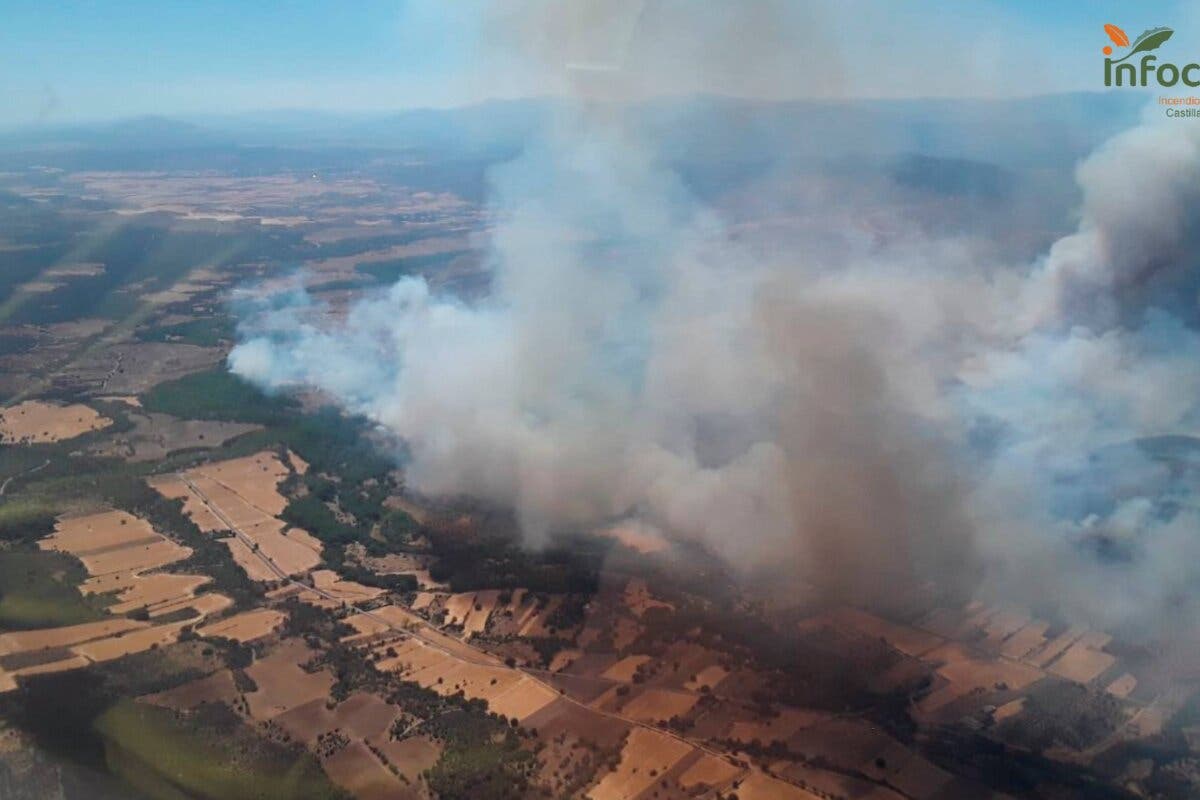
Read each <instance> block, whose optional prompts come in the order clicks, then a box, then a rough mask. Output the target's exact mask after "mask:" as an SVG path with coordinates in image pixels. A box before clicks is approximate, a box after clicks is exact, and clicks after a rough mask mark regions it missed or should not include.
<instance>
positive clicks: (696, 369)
mask: <svg viewBox="0 0 1200 800" xmlns="http://www.w3.org/2000/svg"><path fill="white" fill-rule="evenodd" d="M517 5H518V6H520V8H519V10H518V11H517V12H514V13H516V19H517V20H518V21H519V23H520V24H514V25H510V26H508V27H506V28H505V30H506V31H519V32H520V33H521V35H522V36H523V37H524V38H523V39H522V41H526V42H533V43H535V44H539V45H541V47H540V48H539V47H532V46H531V48H530V52H538V53H541V54H543V55H546V51H547V50H548V51H549V55H546V58H547V60H546V61H544V62H543V63H542V68H544V69H560V70H567V72H568V77H569V80H570V82H572V83H573V84H574V85H576V86H577V87H578V88H579V91H578V93H577V94H576V95H575V97H574V102H570V103H567V104H565V106H564V107H563V109H562V110H560V112H559V113H558V114H557V116H556V118H555V119H554V121H553V123H552V124H551V125H549V126H547V128H546V129H545V130H543V131H542V132H541V135H540V136H539V137H537V138H536V139H535V140H534V141H532V142H531V143H530V144H529V145H528V146H527V148H526V149H525V151H524V152H523V153H522V154H521V155H520V156H519V157H517V158H516V159H514V160H513V161H511V162H509V163H506V164H504V165H503V166H501V167H499V168H497V169H495V170H494V172H493V174H492V176H491V180H492V190H491V194H490V199H489V211H490V219H492V220H493V227H492V230H491V231H490V237H489V241H490V244H489V247H490V250H489V255H488V268H489V269H490V272H491V276H492V291H491V293H490V294H489V296H487V297H486V298H485V299H482V300H479V301H476V302H472V303H468V302H465V301H463V300H460V299H457V298H455V297H451V296H441V295H438V294H436V293H434V292H433V291H431V289H430V287H429V286H428V285H427V284H426V282H425V281H424V280H422V279H420V278H404V279H402V280H400V281H399V282H397V283H396V284H395V285H394V286H392V287H390V288H389V289H388V290H386V291H385V292H380V293H378V294H376V295H373V296H370V297H367V298H365V299H363V300H362V301H360V302H358V303H357V304H356V305H354V306H353V308H352V309H351V310H350V311H349V313H348V315H347V316H346V317H345V319H344V321H343V322H340V323H338V324H336V325H333V326H329V325H321V324H318V323H317V322H316V321H315V320H318V319H321V318H322V315H320V314H316V313H314V311H318V310H319V308H318V306H317V301H316V300H314V298H312V297H311V296H309V295H307V294H306V293H305V292H304V291H303V289H302V288H300V286H299V284H297V285H296V287H294V288H292V289H291V290H289V291H287V292H283V293H279V294H277V295H275V296H272V297H270V298H266V299H260V301H259V305H258V306H257V307H256V308H255V310H254V311H253V313H251V314H248V315H247V316H246V318H245V320H244V322H243V324H242V334H243V340H242V341H241V343H240V344H239V345H238V346H237V347H236V348H235V350H234V351H233V352H232V354H231V356H230V359H229V363H230V365H231V368H232V369H233V370H234V371H235V372H236V373H238V374H240V375H243V376H245V377H247V378H249V379H251V380H253V381H255V382H257V383H259V384H260V385H262V386H265V387H270V388H276V387H284V386H289V385H297V384H301V385H312V386H316V387H319V388H321V389H322V390H324V391H326V392H328V393H330V394H332V395H334V396H336V397H338V398H340V399H341V401H342V402H344V403H345V405H346V406H347V407H348V408H350V409H352V410H354V411H356V412H361V413H364V414H367V415H369V416H370V417H371V418H373V419H375V420H377V421H378V422H379V423H381V424H382V425H384V426H386V427H387V428H389V429H390V430H392V431H394V432H395V433H396V434H397V435H398V436H400V437H402V438H403V439H404V441H405V442H406V443H407V446H408V449H409V452H410V454H411V462H410V464H409V465H408V473H407V474H408V479H409V481H410V482H411V483H412V484H413V485H414V486H416V487H418V488H420V489H421V490H423V491H426V492H430V493H442V492H452V493H459V492H461V493H469V494H472V495H476V496H480V497H483V498H486V499H489V500H491V501H494V502H497V503H502V504H505V505H507V506H511V507H512V508H514V509H515V510H516V511H517V514H518V516H519V519H520V522H521V524H522V527H523V529H524V530H525V531H526V533H527V535H528V536H529V537H530V539H531V540H532V541H535V542H536V541H537V540H539V539H540V538H543V537H544V536H545V535H546V534H547V533H548V532H550V531H553V530H556V529H560V528H569V527H598V526H601V525H604V524H608V523H611V521H612V520H614V519H620V518H628V519H636V520H637V521H638V524H643V525H648V526H654V527H655V528H657V529H658V530H661V531H663V532H665V533H666V534H667V535H668V536H671V537H676V538H687V539H691V540H694V541H697V542H700V543H703V544H704V545H705V546H707V547H708V548H710V549H711V550H712V551H713V552H714V553H716V554H717V555H719V556H721V557H722V558H724V559H726V560H727V561H729V562H730V563H731V564H733V565H734V566H735V567H737V568H739V569H741V570H743V571H746V572H752V571H754V570H757V569H761V568H765V567H771V568H775V569H782V570H784V571H787V572H791V573H792V574H795V575H797V576H799V577H801V578H802V579H805V580H807V581H809V582H811V583H812V584H814V585H816V586H819V587H820V588H822V589H823V590H824V591H826V592H828V593H829V594H830V595H831V596H836V597H843V598H846V599H852V600H855V601H858V602H866V603H874V604H887V603H889V602H891V601H892V600H893V599H894V598H896V597H898V596H901V595H903V594H905V593H907V592H908V591H910V590H913V589H917V588H921V587H926V586H930V585H932V586H936V587H939V588H942V589H952V588H955V587H962V588H964V589H968V588H969V589H971V590H976V591H979V592H982V593H983V594H984V595H987V596H989V597H991V598H992V599H996V600H999V601H1002V602H1010V603H1016V604H1018V605H1022V606H1026V607H1029V606H1037V607H1043V608H1044V607H1051V608H1055V609H1058V610H1059V611H1061V612H1062V613H1063V614H1065V615H1067V616H1069V617H1071V618H1072V619H1079V620H1083V621H1087V622H1090V623H1093V624H1100V625H1106V626H1129V627H1130V628H1136V627H1138V626H1147V625H1153V626H1158V625H1161V624H1163V622H1164V620H1165V621H1166V622H1168V623H1170V624H1177V625H1185V626H1189V627H1191V626H1194V624H1195V621H1196V615H1195V611H1196V609H1195V608H1194V606H1195V603H1196V593H1195V591H1194V589H1193V586H1194V585H1195V584H1196V581H1197V579H1200V537H1197V536H1196V530H1197V528H1196V524H1197V521H1198V520H1197V512H1196V510H1195V508H1194V505H1195V504H1194V502H1193V499H1194V498H1193V497H1192V495H1191V493H1190V489H1189V487H1187V486H1186V485H1185V484H1186V480H1182V481H1181V480H1180V475H1181V474H1183V475H1184V476H1185V477H1186V469H1184V471H1183V472H1182V473H1181V471H1180V470H1181V468H1180V466H1179V463H1178V462H1170V461H1165V460H1164V458H1163V457H1162V453H1161V452H1160V451H1159V450H1155V449H1154V445H1164V446H1165V445H1169V444H1171V443H1173V444H1174V446H1176V447H1182V446H1184V445H1185V444H1186V443H1187V442H1188V441H1189V440H1186V439H1182V438H1179V437H1185V436H1190V435H1192V434H1193V433H1195V424H1196V421H1197V420H1196V417H1197V398H1198V397H1200V337H1198V336H1197V332H1196V325H1197V322H1198V321H1200V320H1197V318H1196V308H1195V298H1196V288H1197V287H1196V285H1195V284H1196V281H1195V278H1194V277H1193V276H1194V269H1193V265H1194V257H1193V255H1192V254H1193V253H1194V252H1195V247H1196V244H1197V242H1196V241H1195V240H1196V238H1197V237H1198V236H1200V234H1197V233H1196V231H1200V225H1198V224H1197V223H1198V222H1200V220H1197V219H1196V216H1197V214H1198V213H1200V212H1198V211H1197V209H1200V203H1197V202H1196V201H1197V199H1200V198H1197V194H1200V180H1197V179H1198V178H1200V134H1197V133H1195V132H1194V131H1193V130H1192V128H1193V127H1194V126H1188V125H1182V124H1180V125H1158V126H1155V125H1149V124H1147V125H1144V126H1142V127H1139V128H1137V129H1136V130H1132V131H1130V132H1128V133H1125V134H1122V135H1120V136H1118V137H1116V138H1115V139H1113V140H1112V141H1110V142H1109V143H1107V144H1105V145H1104V146H1103V147H1102V148H1100V149H1099V150H1098V151H1097V152H1095V153H1094V154H1093V155H1091V156H1090V157H1089V158H1087V159H1086V160H1085V161H1084V162H1083V163H1082V164H1081V165H1080V166H1079V168H1078V171H1077V179H1078V183H1079V189H1080V191H1081V194H1082V206H1081V209H1080V222H1079V225H1078V229H1077V230H1076V231H1075V232H1074V233H1071V234H1070V235H1068V236H1066V237H1064V238H1062V239H1060V240H1059V241H1057V242H1056V243H1055V244H1054V245H1053V246H1052V247H1051V248H1050V249H1049V250H1048V252H1046V254H1045V255H1044V256H1043V257H1041V258H1039V259H1037V260H1036V261H1035V262H1034V263H1031V264H1012V263H1002V262H1000V261H997V260H996V257H995V256H994V255H991V253H993V252H994V251H991V250H988V249H987V248H981V247H977V246H975V244H974V243H972V242H970V241H969V240H965V239H963V238H962V237H950V236H948V237H944V238H937V237H933V236H927V235H922V234H919V233H917V232H915V231H913V232H910V233H908V234H906V235H901V236H897V237H894V238H892V239H889V240H886V241H883V242H879V241H875V240H873V239H871V238H870V237H865V236H864V235H863V234H862V228H861V226H860V225H858V224H857V223H858V220H857V219H856V218H855V216H856V215H855V213H845V212H846V209H845V208H843V207H839V210H838V211H837V213H833V212H830V211H829V210H828V208H829V205H828V204H826V203H825V200H826V198H823V197H821V196H820V193H819V192H816V193H815V196H814V197H812V198H811V202H808V203H807V204H806V205H805V208H804V209H803V210H802V212H801V213H800V214H799V216H800V217H801V218H803V217H804V216H805V215H806V214H807V215H809V217H810V219H809V220H808V222H809V223H811V224H807V225H804V226H802V229H803V232H801V233H793V234H792V235H789V236H788V237H786V238H784V239H779V238H776V237H775V236H774V235H773V234H772V233H770V232H769V231H766V230H764V231H758V232H756V231H755V230H754V229H751V228H747V227H745V226H741V227H739V228H738V230H737V231H736V233H737V235H736V236H735V235H733V234H734V233H735V231H734V230H733V229H732V223H731V221H730V218H729V215H728V214H727V213H726V211H727V210H726V209H722V208H717V207H710V206H707V205H705V204H704V203H702V202H700V201H699V200H697V199H696V198H695V196H694V195H693V194H692V193H690V192H689V191H688V190H687V188H686V186H685V184H684V182H683V181H682V180H681V179H680V178H679V176H678V174H677V173H676V172H675V171H674V170H673V169H672V168H671V167H670V166H669V162H668V159H667V156H668V154H667V153H664V152H661V151H660V148H659V143H658V142H656V141H654V140H651V139H648V138H647V137H646V136H645V135H644V133H642V132H641V131H642V128H641V127H640V126H638V125H635V124H632V122H631V119H630V115H631V111H630V109H631V105H630V104H628V103H625V102H623V98H624V96H625V93H626V90H627V88H628V87H629V86H633V85H638V84H639V82H640V81H641V79H642V78H643V77H644V75H643V73H644V72H646V71H650V72H651V73H652V74H653V72H654V70H656V69H658V67H657V66H656V64H655V62H654V60H653V59H652V58H649V56H646V55H645V54H642V55H638V53H639V51H638V45H637V44H636V43H632V44H631V43H630V42H631V41H632V40H633V39H636V36H637V35H638V34H637V30H638V29H637V26H636V23H637V14H641V13H642V10H639V7H640V6H641V4H638V3H632V4H626V5H628V6H629V8H627V9H624V10H623V11H622V12H620V13H616V12H614V13H616V16H604V17H603V20H604V21H605V24H599V23H598V22H597V21H596V20H592V21H590V22H589V21H588V20H587V19H586V15H587V14H589V13H598V11H597V10H598V9H600V8H602V6H600V5H599V4H595V3H572V4H538V3H529V4H517ZM668 5H669V4H668ZM614 7H620V8H624V7H623V6H622V4H616V6H614ZM739 7H743V9H744V10H743V11H742V12H740V13H746V14H753V11H754V9H755V8H766V9H767V10H768V11H770V10H771V9H772V8H773V7H774V5H773V4H770V3H767V4H765V5H764V4H756V3H746V4H744V6H743V4H739ZM530 9H535V10H537V11H538V12H539V13H538V14H534V13H532V12H531V11H530ZM568 9H570V10H568ZM631 9H632V10H631ZM621 14H633V15H634V16H633V23H630V22H629V20H630V17H628V16H621ZM576 15H581V16H576ZM674 21H675V22H676V23H677V24H680V25H683V26H685V27H684V31H685V34H686V35H684V34H680V36H681V37H682V38H679V39H678V41H682V42H686V43H688V47H686V48H685V47H683V46H682V45H680V47H679V48H677V50H676V51H673V53H672V58H671V59H670V62H671V64H672V67H671V68H672V69H676V68H678V65H679V59H680V58H683V57H684V54H685V53H686V54H690V55H688V58H691V59H692V61H691V62H690V63H692V64H694V65H696V66H697V69H698V71H697V72H696V73H694V74H697V75H699V74H705V70H707V69H710V68H711V67H712V63H711V61H709V60H707V59H705V58H704V57H703V56H704V53H705V52H707V46H708V45H711V44H713V42H712V41H710V39H711V38H712V37H714V36H717V35H718V28H720V30H725V28H723V27H721V26H709V25H707V23H695V24H692V25H691V26H690V27H687V25H688V23H687V20H686V19H682V18H681V19H676V20H674ZM750 21H751V22H753V23H754V24H755V25H765V24H767V23H769V21H770V18H769V17H766V18H763V17H754V18H753V19H752V20H750ZM585 23H586V24H585ZM656 24H661V22H660V23H656ZM767 27H772V26H770V25H768V26H767ZM578 31H586V32H588V33H587V35H586V36H585V37H584V39H583V41H582V43H580V42H578V41H577V40H575V39H572V35H573V33H572V32H578ZM596 32H600V34H603V35H604V36H608V37H610V38H609V40H608V41H609V43H610V44H612V43H614V42H615V44H613V45H612V48H610V49H605V48H604V47H602V46H601V45H600V44H597V42H595V41H593V37H594V36H595V35H599V34H597V33H596ZM572 42H575V43H576V44H578V45H579V47H578V51H577V52H578V57H575V54H574V52H573V51H571V45H572ZM676 43H677V44H678V42H676ZM721 44H723V45H725V46H726V49H725V50H724V51H723V53H724V56H723V57H724V58H727V59H730V60H731V62H732V63H734V64H738V65H742V64H746V63H758V64H761V63H763V62H762V61H756V60H755V54H754V53H753V52H752V51H753V49H754V48H753V43H751V42H750V41H749V40H747V41H746V43H745V44H744V45H742V46H741V50H740V51H739V52H738V53H731V52H729V47H728V45H729V42H725V41H722V42H721ZM762 46H763V47H765V49H766V50H767V51H768V52H767V53H765V54H763V55H762V58H766V59H768V61H769V60H771V59H783V58H785V55H786V54H785V53H784V52H783V50H784V49H785V47H794V46H795V44H794V43H781V42H779V41H778V37H777V36H776V37H774V38H772V37H767V38H766V39H764V40H763V44H762ZM777 51H778V52H777ZM614 54H615V55H614ZM685 63H688V62H685ZM718 66H719V65H718ZM701 67H703V68H701ZM741 68H742V67H740V66H739V69H741ZM722 74H723V75H728V72H727V71H725V72H722ZM777 155H780V156H782V155H785V154H777ZM865 204H866V203H865V202H864V205H865ZM832 205H838V204H832ZM844 205H845V203H844V202H843V203H841V206H844ZM770 206H771V200H770V198H769V197H763V198H759V202H758V211H759V212H761V213H765V214H769V213H770V211H771V208H770ZM794 211H795V210H794V209H789V213H794ZM849 211H850V212H854V211H855V209H850V210H849ZM863 213H864V214H865V213H866V211H865V210H864V211H863ZM817 229H819V230H817ZM1163 437H1176V438H1172V439H1168V438H1163ZM1195 452H1196V451H1192V455H1191V458H1192V459H1193V460H1194V459H1195V457H1196V456H1195ZM1184 460H1185V461H1186V455H1185V456H1184Z"/></svg>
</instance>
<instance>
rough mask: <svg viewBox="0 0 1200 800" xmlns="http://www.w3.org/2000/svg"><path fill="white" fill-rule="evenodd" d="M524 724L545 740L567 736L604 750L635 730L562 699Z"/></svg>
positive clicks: (533, 715)
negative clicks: (586, 741) (575, 737)
mask: <svg viewBox="0 0 1200 800" xmlns="http://www.w3.org/2000/svg"><path fill="white" fill-rule="evenodd" d="M522 724H523V725H524V726H525V727H527V728H531V729H533V730H536V731H537V732H538V735H539V736H541V737H542V738H543V739H551V738H554V737H555V736H558V735H560V734H564V735H568V736H578V737H579V738H580V739H586V740H588V741H590V742H593V743H594V744H596V745H598V746H600V747H616V746H617V745H619V744H620V743H621V739H622V738H623V737H624V736H625V734H626V733H627V732H628V731H629V730H630V729H631V727H632V726H631V725H630V723H628V722H625V721H624V720H621V719H617V718H615V717H607V716H604V715H603V714H597V713H596V712H594V711H591V710H589V709H587V708H584V707H583V706H579V705H576V704H575V703H572V702H571V701H570V700H567V699H565V698H562V697H559V698H558V699H556V700H555V701H554V702H553V703H550V704H549V705H547V706H546V707H545V708H543V709H541V710H540V711H538V712H537V713H536V714H531V715H530V716H529V717H527V718H526V719H525V720H524V721H523V722H522Z"/></svg>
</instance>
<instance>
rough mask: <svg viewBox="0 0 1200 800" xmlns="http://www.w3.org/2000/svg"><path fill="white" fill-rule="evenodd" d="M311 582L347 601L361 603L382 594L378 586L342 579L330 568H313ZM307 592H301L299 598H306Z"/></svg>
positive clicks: (318, 587)
mask: <svg viewBox="0 0 1200 800" xmlns="http://www.w3.org/2000/svg"><path fill="white" fill-rule="evenodd" d="M312 582H313V586H314V587H316V588H317V589H320V590H321V591H323V592H326V593H327V594H331V595H333V596H334V597H336V598H337V599H338V600H341V601H344V602H348V603H363V602H366V601H367V600H374V599H375V598H376V597H379V595H381V594H383V589H380V588H378V587H375V586H364V585H362V584H361V583H356V582H355V581H348V580H343V579H342V578H341V577H340V576H339V575H338V574H337V573H336V572H334V571H333V570H331V569H318V570H314V571H313V573H312ZM307 594H309V593H305V592H301V598H302V599H304V600H308V599H309V598H308V597H307ZM318 597H319V595H318ZM321 599H323V598H321Z"/></svg>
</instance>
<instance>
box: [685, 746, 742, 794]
mask: <svg viewBox="0 0 1200 800" xmlns="http://www.w3.org/2000/svg"><path fill="white" fill-rule="evenodd" d="M741 774H742V768H741V767H738V766H735V765H733V764H730V763H729V762H728V761H726V760H725V759H723V758H717V757H716V756H710V755H708V754H707V753H704V754H702V755H701V756H700V758H698V759H696V761H695V762H694V763H693V764H692V765H691V766H690V767H688V768H687V769H686V770H684V772H683V774H681V775H680V776H679V783H680V785H681V786H683V788H684V789H692V788H694V787H696V786H701V785H703V786H707V787H710V788H717V787H724V786H726V785H727V784H728V783H730V782H731V781H732V780H733V779H734V778H736V777H737V776H738V775H741Z"/></svg>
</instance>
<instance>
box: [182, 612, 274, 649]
mask: <svg viewBox="0 0 1200 800" xmlns="http://www.w3.org/2000/svg"><path fill="white" fill-rule="evenodd" d="M283 620H284V614H283V612H282V611H276V610H275V609H272V608H260V609H255V610H254V611H244V612H242V613H241V614H234V615H233V616H232V617H227V618H225V619H222V620H218V621H217V622H213V623H211V624H209V625H205V626H204V627H202V628H200V629H199V630H197V631H196V633H197V634H199V635H200V636H221V637H224V638H226V639H233V640H234V641H238V642H250V641H253V640H255V639H261V638H262V637H264V636H267V635H269V634H271V633H272V632H274V631H275V629H276V628H278V627H279V626H280V625H281V624H283Z"/></svg>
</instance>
